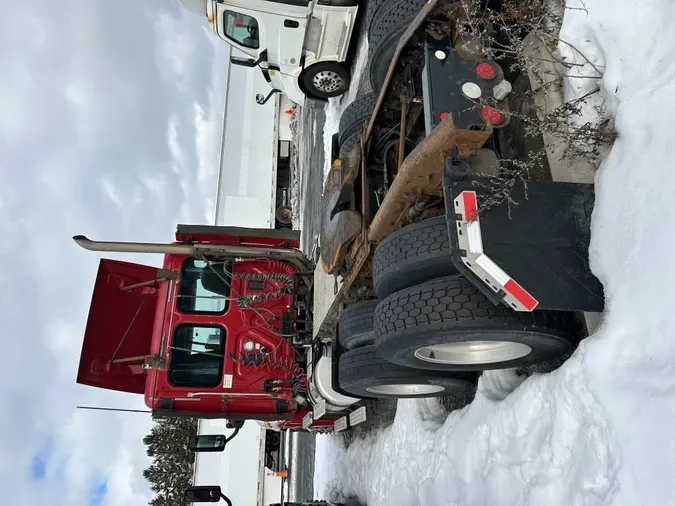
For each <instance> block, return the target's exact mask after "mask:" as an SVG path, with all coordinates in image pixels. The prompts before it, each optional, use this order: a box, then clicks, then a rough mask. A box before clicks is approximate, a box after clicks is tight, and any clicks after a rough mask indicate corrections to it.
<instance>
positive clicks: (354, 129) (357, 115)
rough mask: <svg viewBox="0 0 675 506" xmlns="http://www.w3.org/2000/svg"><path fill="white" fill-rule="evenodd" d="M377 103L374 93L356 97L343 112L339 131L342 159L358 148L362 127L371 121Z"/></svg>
mask: <svg viewBox="0 0 675 506" xmlns="http://www.w3.org/2000/svg"><path fill="white" fill-rule="evenodd" d="M375 102H377V97H376V96H375V95H374V94H372V93H368V94H367V95H361V96H359V97H356V98H355V99H354V101H353V102H352V103H350V104H349V105H347V107H345V110H344V111H342V114H341V115H340V127H339V130H338V142H339V144H340V156H341V157H344V156H346V155H347V153H349V152H350V151H351V150H352V149H353V148H354V146H356V143H357V142H358V139H359V132H360V131H361V127H362V126H363V124H364V123H365V122H366V121H368V120H369V119H370V115H371V114H372V113H373V109H375Z"/></svg>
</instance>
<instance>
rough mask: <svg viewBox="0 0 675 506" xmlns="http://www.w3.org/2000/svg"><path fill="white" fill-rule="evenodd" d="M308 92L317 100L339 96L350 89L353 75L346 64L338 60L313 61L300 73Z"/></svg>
mask: <svg viewBox="0 0 675 506" xmlns="http://www.w3.org/2000/svg"><path fill="white" fill-rule="evenodd" d="M300 81H301V82H302V86H303V88H304V89H305V90H307V93H308V94H309V95H310V96H311V97H312V98H315V99H317V100H328V99H329V98H334V97H339V96H340V95H342V94H344V92H345V91H347V90H348V89H349V83H350V81H351V76H350V74H349V70H348V69H347V67H345V65H343V64H342V63H340V62H336V61H324V62H318V63H313V64H312V65H310V66H309V67H307V68H306V69H305V70H304V71H303V73H302V74H300Z"/></svg>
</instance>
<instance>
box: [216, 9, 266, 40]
mask: <svg viewBox="0 0 675 506" xmlns="http://www.w3.org/2000/svg"><path fill="white" fill-rule="evenodd" d="M223 25H224V26H225V35H226V36H227V37H228V38H229V39H232V40H233V41H234V42H236V43H237V44H239V45H240V46H244V47H247V48H250V49H258V48H259V47H260V38H259V37H260V35H259V30H258V21H257V20H256V19H255V18H254V17H251V16H247V15H246V14H241V13H239V12H234V11H225V12H224V13H223Z"/></svg>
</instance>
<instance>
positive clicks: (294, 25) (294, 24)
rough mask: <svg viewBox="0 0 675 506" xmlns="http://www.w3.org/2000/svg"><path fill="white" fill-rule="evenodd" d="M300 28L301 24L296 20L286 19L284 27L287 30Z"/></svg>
mask: <svg viewBox="0 0 675 506" xmlns="http://www.w3.org/2000/svg"><path fill="white" fill-rule="evenodd" d="M299 26H300V23H298V22H297V21H295V20H294V19H284V27H286V28H297V27H299Z"/></svg>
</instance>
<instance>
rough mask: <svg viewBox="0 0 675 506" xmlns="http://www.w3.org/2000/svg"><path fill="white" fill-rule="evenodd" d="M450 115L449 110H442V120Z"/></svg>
mask: <svg viewBox="0 0 675 506" xmlns="http://www.w3.org/2000/svg"><path fill="white" fill-rule="evenodd" d="M449 116H450V115H449V114H448V113H447V112H442V113H441V121H444V120H445V119H446V118H448V117H449Z"/></svg>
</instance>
